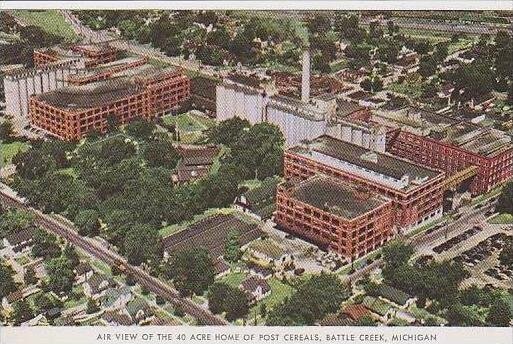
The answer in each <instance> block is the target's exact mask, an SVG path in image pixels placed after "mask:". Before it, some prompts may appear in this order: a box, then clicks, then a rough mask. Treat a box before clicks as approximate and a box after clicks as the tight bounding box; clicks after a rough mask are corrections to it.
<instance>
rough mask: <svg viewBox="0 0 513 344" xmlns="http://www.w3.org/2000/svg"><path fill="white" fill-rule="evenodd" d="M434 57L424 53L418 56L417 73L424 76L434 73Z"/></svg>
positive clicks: (435, 66)
mask: <svg viewBox="0 0 513 344" xmlns="http://www.w3.org/2000/svg"><path fill="white" fill-rule="evenodd" d="M437 66H438V64H437V62H436V59H435V58H434V57H433V56H431V55H424V56H422V57H421V58H420V62H419V70H418V72H419V74H420V75H422V76H423V77H424V78H427V77H430V76H431V75H434V74H435V72H436V69H437Z"/></svg>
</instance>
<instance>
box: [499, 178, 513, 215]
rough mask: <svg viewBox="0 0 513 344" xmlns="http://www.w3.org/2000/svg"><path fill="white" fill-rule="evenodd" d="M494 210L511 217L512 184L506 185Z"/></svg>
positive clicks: (512, 212)
mask: <svg viewBox="0 0 513 344" xmlns="http://www.w3.org/2000/svg"><path fill="white" fill-rule="evenodd" d="M495 208H496V210H497V211H498V212H501V213H507V214H512V215H513V182H510V183H508V184H507V185H506V186H505V187H504V189H502V192H501V195H500V196H499V199H498V200H497V205H496V207H495Z"/></svg>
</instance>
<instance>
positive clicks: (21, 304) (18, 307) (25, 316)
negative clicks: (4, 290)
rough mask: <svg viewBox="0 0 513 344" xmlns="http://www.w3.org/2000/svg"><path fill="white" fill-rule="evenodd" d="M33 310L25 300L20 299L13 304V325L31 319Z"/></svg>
mask: <svg viewBox="0 0 513 344" xmlns="http://www.w3.org/2000/svg"><path fill="white" fill-rule="evenodd" d="M33 316H34V311H33V310H32V308H31V307H30V305H29V303H28V302H27V300H20V301H18V302H16V303H14V305H13V319H14V324H15V325H20V324H21V323H24V322H25V321H28V320H30V319H32V317H33Z"/></svg>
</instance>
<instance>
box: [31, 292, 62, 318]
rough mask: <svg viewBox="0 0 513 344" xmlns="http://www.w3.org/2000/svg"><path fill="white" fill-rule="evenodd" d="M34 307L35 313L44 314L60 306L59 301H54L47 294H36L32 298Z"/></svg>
mask: <svg viewBox="0 0 513 344" xmlns="http://www.w3.org/2000/svg"><path fill="white" fill-rule="evenodd" d="M34 306H35V307H36V311H37V313H39V314H41V313H46V312H48V311H49V310H50V309H52V308H54V307H59V306H62V302H61V301H60V300H54V299H53V298H52V297H50V296H49V294H45V293H40V294H36V297H35V298H34Z"/></svg>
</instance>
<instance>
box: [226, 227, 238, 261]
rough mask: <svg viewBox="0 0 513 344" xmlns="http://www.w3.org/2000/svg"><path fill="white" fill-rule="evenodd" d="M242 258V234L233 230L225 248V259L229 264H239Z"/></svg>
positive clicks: (228, 236)
mask: <svg viewBox="0 0 513 344" xmlns="http://www.w3.org/2000/svg"><path fill="white" fill-rule="evenodd" d="M241 257H242V251H241V249H240V233H239V231H237V230H231V231H230V232H228V235H227V240H226V245H225V247H224V258H225V259H226V260H228V261H229V262H238V261H239V259H240V258H241Z"/></svg>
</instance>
